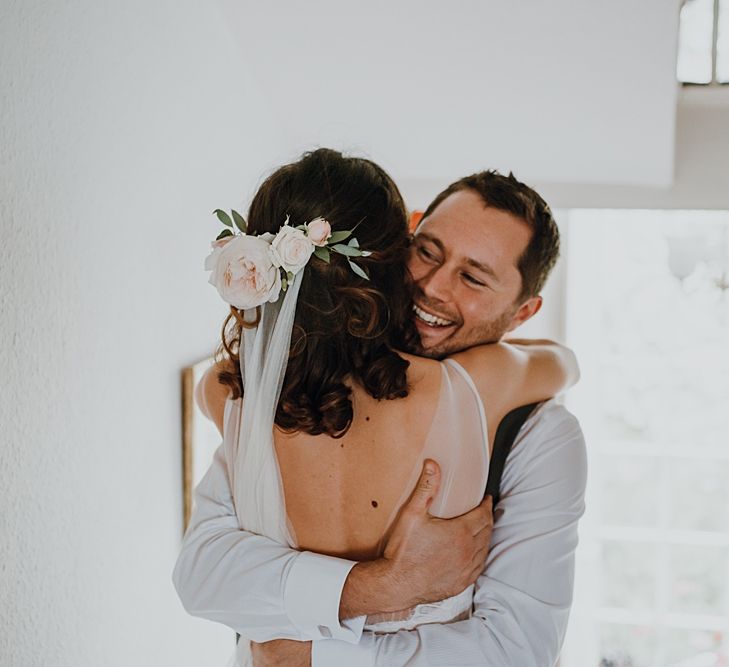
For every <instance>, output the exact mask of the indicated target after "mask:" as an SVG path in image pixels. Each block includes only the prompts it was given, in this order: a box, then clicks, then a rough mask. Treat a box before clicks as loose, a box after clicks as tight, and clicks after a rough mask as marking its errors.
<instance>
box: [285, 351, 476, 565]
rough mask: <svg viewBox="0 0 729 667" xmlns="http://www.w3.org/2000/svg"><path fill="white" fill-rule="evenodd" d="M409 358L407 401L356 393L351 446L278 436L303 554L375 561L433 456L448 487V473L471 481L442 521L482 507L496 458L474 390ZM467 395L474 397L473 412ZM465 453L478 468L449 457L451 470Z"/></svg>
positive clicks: (347, 441)
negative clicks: (465, 425) (464, 428)
mask: <svg viewBox="0 0 729 667" xmlns="http://www.w3.org/2000/svg"><path fill="white" fill-rule="evenodd" d="M407 358H408V360H409V361H410V362H411V365H410V368H409V369H408V380H409V385H410V393H409V395H408V396H407V397H406V398H403V399H396V400H381V401H378V400H376V399H374V398H372V397H371V396H369V395H368V394H367V393H366V392H365V391H364V390H363V389H361V388H360V387H353V388H352V402H353V413H354V420H353V422H352V425H351V427H350V429H349V431H348V432H347V434H346V435H345V436H344V437H342V438H339V439H335V438H330V437H328V436H321V435H320V436H311V435H308V434H305V433H295V434H285V433H283V432H281V431H278V430H277V431H276V432H275V434H274V441H275V447H276V453H277V456H278V461H279V466H280V470H281V477H282V481H283V487H284V493H285V498H286V511H287V514H288V518H289V522H290V531H291V533H292V535H293V536H294V538H295V541H296V545H297V547H298V548H299V549H303V550H310V551H317V552H319V553H325V554H329V555H334V556H340V557H346V558H351V559H354V560H366V559H371V558H375V557H377V556H378V555H379V554H380V550H381V545H382V541H383V538H384V536H385V535H386V532H387V529H388V528H389V526H390V525H391V524H392V521H393V519H394V518H395V516H396V514H397V511H398V510H399V508H400V507H401V505H402V504H403V502H404V500H405V499H406V498H407V495H408V494H409V492H410V490H412V486H413V484H414V481H415V479H416V478H417V475H418V473H419V472H420V468H421V467H422V461H423V459H424V458H425V456H431V458H437V459H438V460H439V462H440V463H441V467H442V468H445V469H444V470H443V472H444V475H443V478H444V479H445V480H447V479H448V478H449V474H448V473H449V472H450V473H451V474H450V477H451V478H453V477H455V476H461V477H463V476H464V475H467V476H468V477H471V478H472V479H471V480H465V479H462V480H459V488H458V489H456V488H451V489H450V495H453V494H454V492H456V491H458V493H457V494H456V495H460V496H461V498H460V499H458V500H456V502H455V504H454V503H453V502H448V499H447V498H442V500H446V502H445V503H443V502H441V504H440V505H441V511H442V512H444V514H441V515H448V514H449V506H450V510H451V511H450V515H451V516H452V515H453V509H454V508H456V513H461V512H464V511H467V510H468V509H471V508H472V507H474V506H475V505H476V504H478V503H479V502H480V500H481V497H482V494H483V488H481V487H483V486H485V483H486V479H485V475H486V472H487V469H488V452H487V450H486V443H485V440H486V437H485V422H484V416H483V413H482V412H481V414H479V409H481V411H482V408H480V406H481V404H480V399H478V397H477V395H475V388H474V387H473V386H472V385H470V388H466V389H464V381H462V380H461V379H459V378H458V377H457V376H458V373H457V372H455V376H454V371H453V370H452V368H451V369H450V372H446V371H445V369H444V364H443V363H441V362H436V361H432V360H428V359H422V358H418V357H410V356H407ZM446 363H447V362H446ZM453 366H456V365H455V364H454V365H453ZM459 368H460V367H459ZM454 383H455V384H458V385H459V386H458V387H454V386H453V385H454ZM444 385H446V386H444ZM454 391H455V392H457V395H454ZM464 392H469V393H470V394H471V399H470V404H469V397H468V396H464ZM464 403H465V404H464ZM454 406H458V408H460V409H455V410H454ZM461 410H462V412H461ZM454 412H456V414H453V413H454ZM464 420H465V421H466V422H470V424H469V426H470V427H471V430H470V431H469V433H473V434H474V436H473V437H471V438H470V439H471V440H473V439H474V438H475V439H476V440H477V442H460V439H461V438H462V437H463V435H462V434H460V433H459V430H460V426H459V423H460V422H462V421H464ZM436 422H437V423H436ZM454 439H455V440H454ZM429 443H430V446H429V447H427V445H428V444H429ZM434 448H435V449H434ZM458 448H463V449H464V451H467V452H468V456H470V461H463V460H461V458H460V456H455V458H454V457H453V456H451V457H450V459H451V460H454V461H458V460H460V461H461V462H460V464H459V463H457V462H455V463H453V465H450V466H449V463H448V461H447V460H446V459H447V458H448V457H447V453H448V452H450V453H451V454H454V455H455V454H458V452H457V449H458ZM426 449H427V450H428V451H426ZM438 450H440V451H438ZM449 467H450V468H460V469H458V470H455V469H454V470H450V471H449ZM469 481H470V484H469ZM451 487H453V485H452V484H451ZM463 491H465V493H466V497H463V493H462V492H463ZM441 495H443V494H441ZM446 495H448V493H447V492H446Z"/></svg>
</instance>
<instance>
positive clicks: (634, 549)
mask: <svg viewBox="0 0 729 667" xmlns="http://www.w3.org/2000/svg"><path fill="white" fill-rule="evenodd" d="M602 564H603V576H604V579H603V592H602V604H603V605H605V606H607V607H618V608H622V609H643V610H645V609H652V608H653V605H654V604H655V598H656V583H655V577H656V546H655V545H654V544H642V543H637V542H612V541H610V542H604V543H603V545H602Z"/></svg>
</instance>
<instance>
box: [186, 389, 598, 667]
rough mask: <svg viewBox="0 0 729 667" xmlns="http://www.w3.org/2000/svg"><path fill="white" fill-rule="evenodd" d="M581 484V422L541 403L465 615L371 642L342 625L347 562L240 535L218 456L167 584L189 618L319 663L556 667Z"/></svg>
mask: <svg viewBox="0 0 729 667" xmlns="http://www.w3.org/2000/svg"><path fill="white" fill-rule="evenodd" d="M586 476H587V465H586V450H585V442H584V438H583V435H582V431H581V430H580V427H579V424H578V423H577V420H576V419H575V418H574V417H573V416H572V415H571V414H570V413H569V412H568V411H567V410H566V409H565V408H564V407H562V406H561V405H559V404H557V403H556V402H555V401H553V400H552V401H547V402H546V403H544V404H542V405H541V406H540V407H539V409H538V410H536V411H535V413H534V414H533V415H532V416H531V417H530V418H529V419H528V420H527V422H526V423H525V425H524V427H523V428H522V430H521V432H520V433H519V436H518V437H517V439H516V442H515V443H514V446H513V448H512V450H511V453H510V454H509V457H508V458H507V461H506V465H505V468H504V475H503V478H502V482H501V501H500V503H499V505H498V506H497V508H496V512H495V524H494V529H493V534H492V538H491V548H490V552H489V556H488V559H487V562H486V568H485V570H484V572H483V574H482V575H481V576H480V577H479V579H478V580H477V582H476V586H475V591H474V599H473V613H472V616H471V618H469V619H467V620H462V621H457V622H453V623H448V624H443V625H438V624H428V625H421V626H419V627H417V628H416V629H414V630H407V631H405V630H402V631H399V632H396V633H391V634H374V633H370V632H367V631H363V627H364V622H365V618H364V617H359V618H355V619H350V620H348V621H342V622H340V621H339V601H340V596H341V592H342V589H343V587H344V583H345V581H346V578H347V576H348V574H349V571H350V569H351V568H352V567H353V566H354V564H355V563H354V562H353V561H348V560H345V559H340V558H332V557H329V556H322V555H319V554H314V553H311V552H301V553H300V552H297V551H294V550H291V549H289V548H287V547H284V546H282V545H280V544H278V543H276V542H274V541H272V540H269V539H268V538H265V537H261V536H258V535H253V534H251V533H247V532H245V531H241V530H240V529H239V528H238V523H237V519H236V516H235V510H234V507H233V501H232V497H231V492H230V487H229V483H228V475H227V471H226V469H225V459H224V458H223V455H222V451H221V450H220V449H219V450H218V451H217V452H216V454H215V457H214V460H213V463H212V465H211V467H210V469H209V470H208V472H207V474H206V475H205V477H204V478H203V480H202V481H201V482H200V484H199V485H198V487H197V489H196V492H195V502H196V507H195V510H194V512H193V516H192V520H191V522H190V526H189V527H188V530H187V532H186V534H185V537H184V540H183V544H182V550H181V552H180V555H179V558H178V561H177V564H176V566H175V571H174V574H173V580H174V583H175V587H176V588H177V592H178V594H179V596H180V599H181V600H182V602H183V605H184V606H185V608H186V609H187V611H188V612H189V613H191V614H193V615H196V616H201V617H203V618H207V619H210V620H214V621H218V622H221V623H224V624H225V625H228V626H229V627H231V628H233V629H234V630H236V631H237V632H239V633H240V634H241V635H243V636H245V637H247V638H249V639H252V640H254V641H259V642H262V641H267V640H269V639H276V638H287V639H298V640H313V644H312V665H313V666H314V667H328V666H330V665H331V666H335V665H336V666H340V665H344V664H346V665H348V667H360V666H362V667H364V666H367V667H373V666H375V665H387V666H390V665H392V666H397V665H408V666H411V665H412V666H413V667H416V666H421V665H422V666H431V665H443V666H448V667H455V666H457V665H480V666H484V667H552V666H553V665H554V663H555V662H556V661H557V658H558V656H559V651H560V648H561V645H562V641H563V639H564V634H565V631H566V627H567V619H568V615H569V609H570V605H571V603H572V588H573V581H574V552H575V548H576V546H577V522H578V519H579V518H580V516H582V513H583V511H584V493H585V483H586Z"/></svg>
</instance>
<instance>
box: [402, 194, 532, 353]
mask: <svg viewBox="0 0 729 667" xmlns="http://www.w3.org/2000/svg"><path fill="white" fill-rule="evenodd" d="M531 234H532V232H531V229H530V227H529V225H528V224H527V223H526V222H524V221H523V220H521V219H519V218H517V217H515V216H513V215H512V214H510V213H506V212H504V211H499V210H497V209H494V208H490V207H487V206H486V205H485V204H484V202H483V200H482V199H481V197H480V196H479V195H478V194H477V193H475V192H473V191H472V190H461V191H459V192H456V193H454V194H452V195H450V196H449V197H447V198H446V199H445V200H444V201H442V202H441V203H440V204H439V205H438V206H437V208H436V209H435V210H434V211H433V212H432V213H431V214H430V215H429V216H428V217H427V218H425V219H423V221H422V222H421V223H420V226H419V227H418V229H417V231H416V232H415V236H414V238H413V244H412V248H411V252H410V259H409V260H408V268H409V269H410V273H411V275H412V279H413V283H414V296H413V299H414V302H415V325H416V327H417V329H418V333H419V334H420V340H421V344H422V347H423V350H422V352H423V354H425V355H427V356H429V357H436V358H440V357H443V356H445V355H447V354H449V353H452V352H457V351H459V350H463V349H466V348H468V347H472V346H473V345H478V344H481V343H490V342H494V341H497V340H499V339H500V338H501V337H502V336H503V334H504V333H506V332H507V331H510V330H512V329H514V328H516V327H517V326H519V324H521V323H522V322H524V321H525V320H526V319H528V318H529V317H531V316H532V315H533V314H534V313H536V312H537V310H539V307H540V305H541V298H540V297H533V298H531V299H528V300H527V301H526V302H524V303H521V302H519V301H518V300H517V298H518V296H519V293H520V292H521V287H522V283H521V274H520V273H519V269H518V268H517V262H518V260H519V257H520V256H521V254H522V253H523V252H524V250H525V249H526V247H527V245H528V243H529V241H530V239H531Z"/></svg>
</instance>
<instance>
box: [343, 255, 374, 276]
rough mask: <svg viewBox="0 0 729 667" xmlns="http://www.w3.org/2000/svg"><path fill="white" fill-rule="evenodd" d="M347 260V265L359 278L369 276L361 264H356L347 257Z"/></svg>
mask: <svg viewBox="0 0 729 667" xmlns="http://www.w3.org/2000/svg"><path fill="white" fill-rule="evenodd" d="M347 261H348V262H349V266H350V267H351V269H352V271H354V272H355V273H356V274H357V275H358V276H359V277H360V278H364V279H365V280H369V279H370V277H369V276H368V275H367V273H366V272H365V270H364V269H363V268H362V267H361V266H357V264H355V263H354V262H353V261H351V260H349V259H348V260H347Z"/></svg>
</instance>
